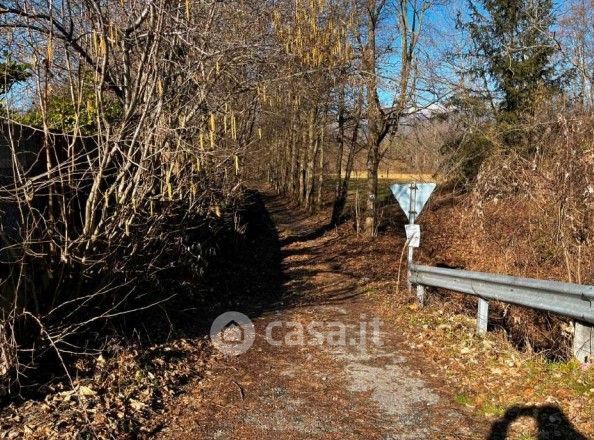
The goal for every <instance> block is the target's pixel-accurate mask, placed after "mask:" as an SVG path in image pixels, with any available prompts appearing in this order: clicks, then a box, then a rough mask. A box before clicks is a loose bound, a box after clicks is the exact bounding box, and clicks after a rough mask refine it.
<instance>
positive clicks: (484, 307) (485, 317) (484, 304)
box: [476, 297, 489, 335]
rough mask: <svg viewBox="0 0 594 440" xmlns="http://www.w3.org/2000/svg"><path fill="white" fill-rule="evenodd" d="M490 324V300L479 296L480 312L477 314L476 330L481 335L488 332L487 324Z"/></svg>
mask: <svg viewBox="0 0 594 440" xmlns="http://www.w3.org/2000/svg"><path fill="white" fill-rule="evenodd" d="M488 324H489V301H486V300H484V299H482V298H480V297H479V299H478V312H477V315H476V331H477V332H478V334H479V335H484V334H485V333H487V326H488Z"/></svg>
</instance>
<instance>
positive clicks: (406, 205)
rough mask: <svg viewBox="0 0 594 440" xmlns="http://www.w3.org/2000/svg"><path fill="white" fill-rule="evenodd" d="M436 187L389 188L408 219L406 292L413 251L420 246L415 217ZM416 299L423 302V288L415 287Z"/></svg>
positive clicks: (421, 184) (410, 288) (406, 226)
mask: <svg viewBox="0 0 594 440" xmlns="http://www.w3.org/2000/svg"><path fill="white" fill-rule="evenodd" d="M436 186H437V185H436V184H435V183H416V182H413V183H410V184H404V185H402V184H395V185H392V186H391V187H390V190H391V191H392V194H394V197H395V198H396V200H397V201H398V204H399V205H400V207H401V208H402V210H403V211H404V213H405V214H406V216H407V217H408V221H409V222H408V224H407V225H405V229H406V240H407V242H408V257H407V260H406V261H407V268H408V270H407V272H408V280H407V283H408V291H409V292H412V283H411V278H412V276H411V267H412V264H413V257H414V249H415V248H418V247H420V245H421V227H420V225H418V224H416V221H417V217H418V216H419V214H420V213H421V211H422V210H423V208H424V207H425V204H426V203H427V200H429V197H430V196H431V194H432V193H433V190H434V189H435V187H436ZM417 297H418V298H419V301H420V302H421V304H423V303H424V301H425V289H424V287H423V286H420V285H419V286H417Z"/></svg>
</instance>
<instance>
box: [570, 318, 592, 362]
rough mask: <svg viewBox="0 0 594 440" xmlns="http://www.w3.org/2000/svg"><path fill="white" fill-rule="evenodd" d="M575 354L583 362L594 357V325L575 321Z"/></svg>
mask: <svg viewBox="0 0 594 440" xmlns="http://www.w3.org/2000/svg"><path fill="white" fill-rule="evenodd" d="M573 355H574V356H575V357H576V358H578V359H579V360H580V362H583V363H585V362H588V361H590V360H592V359H594V326H592V325H588V324H582V323H580V322H575V323H574V335H573Z"/></svg>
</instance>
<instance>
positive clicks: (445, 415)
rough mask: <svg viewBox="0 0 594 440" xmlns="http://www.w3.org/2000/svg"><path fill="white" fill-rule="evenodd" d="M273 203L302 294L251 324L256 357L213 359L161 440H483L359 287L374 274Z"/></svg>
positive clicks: (483, 425) (291, 289) (292, 288)
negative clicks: (344, 264) (356, 268)
mask: <svg viewBox="0 0 594 440" xmlns="http://www.w3.org/2000/svg"><path fill="white" fill-rule="evenodd" d="M267 206H268V209H269V211H270V213H271V214H272V217H273V218H274V220H275V223H276V226H277V230H278V232H279V239H280V241H281V243H282V244H284V245H283V247H282V256H283V261H282V269H283V272H284V276H285V278H284V279H285V284H284V286H283V288H284V289H286V292H287V293H288V294H289V295H288V296H287V297H288V298H294V299H293V300H291V301H290V302H287V303H279V304H278V305H277V307H275V309H276V310H275V311H267V312H265V313H262V314H261V315H260V316H258V317H257V318H255V319H254V324H255V330H256V339H255V343H254V345H253V346H252V348H251V349H250V350H249V351H248V352H247V353H245V354H242V355H239V356H225V355H223V354H220V355H217V356H215V359H214V360H213V363H212V366H211V368H210V370H209V371H208V373H207V376H206V378H205V379H204V380H202V381H201V382H200V383H199V384H197V385H196V386H195V387H194V388H193V389H192V390H191V392H190V393H188V394H187V395H185V396H183V397H180V403H179V405H177V407H176V408H174V410H173V412H172V414H171V417H170V420H171V423H170V424H169V425H168V426H167V427H166V428H165V429H164V430H163V432H162V433H161V436H162V438H205V439H259V440H263V439H280V438H282V439H318V438H319V439H386V440H387V439H402V440H406V439H411V440H412V439H433V438H435V439H478V438H485V437H486V436H487V433H488V430H489V423H488V422H487V421H486V420H477V419H476V418H475V417H473V416H471V415H470V414H467V413H466V412H465V411H464V410H463V409H461V408H460V406H458V405H456V404H454V403H452V401H451V398H449V397H447V396H445V395H444V393H443V392H442V390H440V383H439V380H438V379H436V378H435V377H432V378H431V379H428V378H429V377H431V375H429V374H428V373H429V372H427V371H424V370H425V368H424V366H423V362H422V360H421V359H416V358H415V355H414V354H413V353H410V352H407V351H406V349H405V348H404V346H403V345H404V344H402V341H401V340H399V338H400V337H401V336H399V334H398V331H397V329H395V328H390V325H389V323H385V322H381V316H382V314H381V309H380V308H379V307H380V306H379V305H378V304H375V303H374V301H371V300H369V298H367V296H366V295H364V294H363V293H362V292H363V291H364V289H363V287H364V286H365V281H366V280H365V279H360V278H358V277H355V276H353V275H352V274H349V273H345V272H344V271H342V270H341V269H340V268H341V259H342V258H348V257H345V256H342V255H328V253H327V249H328V247H329V244H330V243H331V242H332V241H333V240H336V239H337V237H336V234H337V232H336V231H328V232H326V233H324V234H321V233H316V231H315V224H314V223H312V222H313V220H312V219H308V218H307V217H305V216H304V217H302V218H295V217H294V216H291V215H290V211H289V210H288V209H287V207H286V206H285V205H284V203H283V201H282V200H280V199H279V198H275V197H267ZM271 323H272V324H271ZM312 323H315V324H312ZM271 339H272V340H273V344H271V343H270V342H269V340H271ZM362 340H363V342H362ZM432 376H435V375H432Z"/></svg>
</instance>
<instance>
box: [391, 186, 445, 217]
mask: <svg viewBox="0 0 594 440" xmlns="http://www.w3.org/2000/svg"><path fill="white" fill-rule="evenodd" d="M436 186H437V184H435V183H406V184H399V183H397V184H395V185H392V186H391V187H390V190H391V191H392V194H394V197H395V198H396V200H398V204H399V205H400V207H401V208H402V210H403V211H404V213H405V214H406V217H408V219H409V220H410V219H411V216H413V221H414V220H416V218H417V217H418V216H419V214H420V213H421V211H422V210H423V208H424V207H425V204H426V203H427V201H428V200H429V197H431V194H432V193H433V190H435V187H436ZM413 199H414V200H413Z"/></svg>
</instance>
